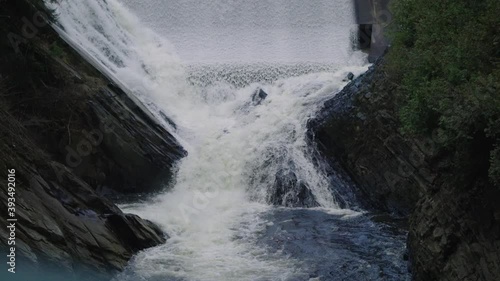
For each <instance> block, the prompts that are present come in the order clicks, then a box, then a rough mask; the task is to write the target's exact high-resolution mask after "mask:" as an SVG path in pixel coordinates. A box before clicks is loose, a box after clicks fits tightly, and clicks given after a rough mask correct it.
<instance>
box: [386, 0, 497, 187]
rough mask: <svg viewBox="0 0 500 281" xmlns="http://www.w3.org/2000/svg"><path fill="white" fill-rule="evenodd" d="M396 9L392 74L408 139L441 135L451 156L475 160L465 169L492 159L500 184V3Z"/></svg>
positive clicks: (452, 0) (458, 1)
mask: <svg viewBox="0 0 500 281" xmlns="http://www.w3.org/2000/svg"><path fill="white" fill-rule="evenodd" d="M392 8H393V9H392V11H393V14H394V23H393V24H392V25H391V30H390V34H391V37H392V48H391V52H389V54H388V58H387V61H388V65H387V71H388V73H389V74H390V76H391V77H392V79H394V80H395V82H396V83H397V84H398V85H399V87H398V89H397V95H398V97H397V100H398V101H403V102H401V103H400V104H398V106H399V108H400V116H401V121H402V126H403V131H404V132H406V133H409V134H419V135H431V134H432V133H433V132H436V131H439V136H440V140H442V142H441V144H442V149H443V150H447V151H454V152H455V151H456V152H457V153H458V154H460V153H461V154H464V153H468V154H469V155H471V156H470V157H469V158H467V157H465V158H463V157H462V158H460V159H461V160H460V161H464V160H463V159H476V158H475V157H474V154H482V153H484V152H486V153H487V155H489V157H486V158H489V159H490V161H489V163H488V166H489V169H490V172H489V174H490V177H491V179H492V181H493V182H496V183H497V184H500V164H499V162H500V148H499V147H500V16H499V15H500V1H498V0H476V1H470V0H440V1H435V0H399V1H393V7H392ZM479 140H480V141H479ZM478 159H482V158H481V157H478ZM478 161H479V160H478ZM481 161H482V160H481ZM476 164H477V163H476ZM458 165H459V166H461V167H462V168H466V167H467V165H474V163H463V162H460V163H458Z"/></svg>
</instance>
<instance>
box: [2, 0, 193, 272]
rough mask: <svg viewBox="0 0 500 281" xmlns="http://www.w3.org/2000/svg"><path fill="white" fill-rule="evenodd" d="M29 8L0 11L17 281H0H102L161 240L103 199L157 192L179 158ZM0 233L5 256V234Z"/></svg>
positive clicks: (135, 107)
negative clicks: (11, 172)
mask: <svg viewBox="0 0 500 281" xmlns="http://www.w3.org/2000/svg"><path fill="white" fill-rule="evenodd" d="M38 2H40V1H35V0H33V1H31V0H29V1H28V0H26V1H25V0H22V1H14V0H8V1H2V4H1V5H0V15H2V16H1V17H0V35H1V37H0V54H1V55H0V96H1V99H0V118H1V120H2V122H0V135H1V137H0V169H1V171H3V173H4V175H3V176H1V177H0V185H1V186H2V187H5V188H7V181H6V180H7V170H10V169H15V175H16V187H15V194H13V195H12V196H13V197H14V198H15V200H16V201H15V208H16V213H15V218H17V220H18V221H17V222H16V231H15V233H16V245H15V246H16V252H15V254H16V271H17V272H18V273H17V274H16V275H5V274H7V271H6V270H3V271H2V272H1V273H0V276H1V278H0V279H2V280H25V281H29V280H43V281H45V280H93V281H94V280H109V279H110V278H111V276H112V275H113V274H114V273H115V272H116V271H119V270H122V269H123V268H124V267H125V265H126V264H127V262H128V260H129V259H130V258H131V257H132V255H133V254H134V253H136V252H137V251H140V250H142V249H145V248H147V247H153V246H155V245H158V244H161V243H163V242H164V241H165V237H166V235H165V234H163V233H162V231H161V230H160V229H159V228H158V227H156V226H155V225H154V224H153V223H151V222H149V221H146V220H143V219H141V218H139V217H137V216H135V215H129V214H123V213H122V212H121V211H120V210H119V209H118V208H117V207H116V206H115V205H114V204H113V203H112V202H111V201H109V200H108V199H106V198H105V195H113V194H120V195H123V194H130V193H142V192H151V191H155V190H158V189H159V188H161V187H162V186H165V184H164V183H168V181H170V180H171V176H172V174H173V172H174V171H173V168H174V165H175V161H177V160H178V159H180V158H182V157H183V156H184V155H185V154H186V152H185V151H184V150H183V149H182V147H181V146H180V145H179V144H178V142H177V141H176V140H175V138H174V137H173V136H172V135H171V134H170V133H169V132H167V131H166V130H165V129H164V128H163V127H161V126H160V125H159V124H158V123H157V122H156V121H155V119H154V118H152V117H151V114H150V113H149V112H147V111H146V110H145V109H144V107H143V106H141V105H140V104H138V103H137V102H136V101H134V100H132V99H131V98H130V97H128V96H127V95H126V94H125V93H124V92H123V91H121V90H120V89H119V88H118V87H116V86H115V85H113V84H112V82H111V81H109V80H108V79H107V78H106V77H104V76H103V75H102V74H101V73H99V72H98V71H97V70H95V69H94V68H93V67H92V66H91V65H90V64H88V63H87V62H86V61H85V60H83V59H82V58H81V57H80V56H79V55H78V54H77V53H76V52H75V51H73V50H72V49H71V48H70V47H69V46H68V45H66V44H65V43H64V42H63V41H62V40H61V39H60V38H59V36H58V35H57V33H56V32H54V31H53V30H52V28H50V26H49V25H47V24H46V23H44V22H42V21H40V20H39V18H38V16H37V15H39V13H40V11H39V10H38V11H37V9H36V8H35V7H36V6H37V5H36V3H38ZM38 7H40V6H38ZM43 12H46V11H43ZM4 191H5V190H4ZM4 191H2V192H1V193H0V201H1V203H0V212H1V213H2V214H3V215H2V216H0V223H1V224H2V225H7V221H6V219H7V216H6V215H7V213H8V210H7V207H8V205H7V202H8V197H10V196H11V195H9V194H7V193H6V192H4ZM0 233H1V237H2V240H1V242H0V248H1V249H0V250H1V252H2V253H8V251H7V250H10V247H11V245H7V243H8V240H7V237H8V236H9V235H10V232H8V229H6V228H2V229H1V230H0ZM14 277H15V278H14ZM16 278H17V279H16Z"/></svg>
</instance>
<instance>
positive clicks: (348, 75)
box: [344, 72, 354, 81]
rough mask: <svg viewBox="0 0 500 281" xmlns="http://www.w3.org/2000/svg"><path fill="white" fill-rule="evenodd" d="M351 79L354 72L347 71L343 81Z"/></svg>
mask: <svg viewBox="0 0 500 281" xmlns="http://www.w3.org/2000/svg"><path fill="white" fill-rule="evenodd" d="M353 79H354V74H353V73H352V72H349V73H348V74H347V76H346V77H345V79H344V81H352V80H353Z"/></svg>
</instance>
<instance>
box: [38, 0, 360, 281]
mask: <svg viewBox="0 0 500 281" xmlns="http://www.w3.org/2000/svg"><path fill="white" fill-rule="evenodd" d="M144 2H145V1H138V0H123V1H119V0H106V1H102V0H82V1H69V0H61V1H58V2H57V3H48V5H49V6H50V7H51V8H54V9H55V10H56V12H57V13H58V23H57V26H58V28H59V32H60V33H61V36H63V37H64V38H66V39H67V40H68V41H69V42H70V43H71V44H73V45H74V46H76V47H77V49H79V50H80V52H82V53H83V54H84V55H85V56H87V57H89V58H90V60H91V61H92V62H93V63H94V65H95V66H96V67H98V68H99V69H100V70H101V71H103V72H105V73H107V74H108V75H110V76H111V77H112V78H113V79H114V80H116V81H118V82H119V83H120V84H121V85H124V86H125V87H126V88H127V89H128V90H130V92H131V93H133V94H134V95H136V96H137V98H139V99H140V100H141V101H142V102H143V103H144V104H146V105H147V106H148V107H149V108H150V109H151V111H152V112H153V113H155V114H156V115H157V116H158V117H159V118H160V119H161V117H160V116H161V114H160V111H161V112H163V114H166V115H168V117H169V118H170V119H171V120H173V121H174V122H175V123H176V124H177V126H176V128H175V129H174V128H172V127H169V129H170V130H171V131H172V132H173V133H174V134H175V135H176V136H177V137H178V138H179V140H180V141H181V143H182V144H183V145H184V146H185V148H186V149H187V150H188V153H189V155H188V156H187V157H186V158H185V159H183V160H182V161H181V162H180V163H179V164H178V172H177V175H176V180H175V184H174V186H173V187H172V188H170V189H168V190H166V191H165V192H164V193H163V194H160V195H158V196H157V197H156V198H154V199H153V200H152V201H150V202H147V203H141V204H131V205H126V206H122V208H123V209H124V210H125V211H126V212H133V213H136V214H139V215H141V216H143V217H145V218H147V219H150V220H152V221H154V222H156V223H158V224H159V225H161V226H162V227H163V228H164V229H165V231H166V232H167V233H168V234H169V235H170V236H171V237H170V239H169V240H168V242H167V244H165V245H163V246H160V247H157V248H155V249H151V250H148V251H146V252H144V253H141V254H139V255H138V256H136V257H135V258H134V260H133V261H132V262H131V265H130V267H129V269H128V270H127V271H126V272H125V273H124V274H123V275H122V276H121V277H120V278H122V279H124V280H288V279H289V278H293V277H294V276H297V274H299V273H298V272H299V271H300V270H301V269H300V266H299V265H298V261H296V260H294V259H292V258H287V257H285V256H281V255H280V254H279V253H272V254H271V253H268V252H267V251H266V250H265V249H263V248H259V247H255V240H256V239H258V235H259V233H260V232H262V231H263V229H265V228H266V226H269V225H270V224H272V222H270V221H268V220H266V219H265V218H263V214H265V213H266V212H268V211H269V210H271V209H272V208H273V207H272V205H273V204H275V205H283V206H288V207H294V206H298V207H303V206H306V207H316V208H318V209H321V210H327V211H328V212H334V213H337V214H346V215H347V214H353V211H350V210H347V209H345V210H342V209H341V208H339V206H338V204H337V198H336V196H334V194H335V186H331V184H330V181H329V179H328V177H327V175H325V174H324V172H323V171H321V170H319V169H317V167H316V165H315V164H314V162H313V160H312V153H311V149H312V148H310V147H309V146H308V144H307V142H306V131H307V127H306V126H307V121H308V120H309V119H310V118H312V117H313V116H314V114H315V113H316V112H317V111H318V110H319V109H320V108H321V106H322V105H323V103H324V102H325V101H326V100H328V99H330V98H331V97H332V96H333V95H335V93H337V92H338V91H339V90H340V89H342V88H343V87H344V86H345V85H346V83H347V82H345V81H344V78H345V76H346V74H347V73H348V72H353V73H354V74H356V75H358V74H360V73H362V72H363V71H365V70H366V65H365V58H364V56H363V55H362V54H360V53H357V52H352V51H351V50H350V44H351V42H350V40H351V39H350V35H351V34H350V32H351V30H352V27H353V25H352V24H353V16H352V3H351V1H350V0H336V1H332V0H314V1H301V0H287V1H285V0H277V1H271V0H259V1H243V0H216V1H201V0H178V1H174V0H168V1H161V0H154V1H148V2H147V3H144ZM132 10H133V11H134V13H132V12H131V11H132ZM260 91H263V92H264V93H265V95H267V96H265V95H264V94H263V95H262V97H264V96H265V98H262V97H259V93H260ZM165 126H168V124H166V123H165ZM300 197H307V200H302V199H301V198H300ZM305 201H307V202H305ZM255 276H258V278H256V277H255ZM141 278H142V279H141ZM155 278H157V279H155ZM162 278H163V279H162ZM165 278H169V279H165Z"/></svg>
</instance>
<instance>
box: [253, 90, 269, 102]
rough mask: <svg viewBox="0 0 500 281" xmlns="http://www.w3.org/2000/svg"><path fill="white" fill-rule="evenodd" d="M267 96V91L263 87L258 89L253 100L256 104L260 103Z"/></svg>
mask: <svg viewBox="0 0 500 281" xmlns="http://www.w3.org/2000/svg"><path fill="white" fill-rule="evenodd" d="M266 98H267V93H266V92H264V90H262V89H257V90H256V91H255V93H254V94H253V95H252V102H253V104H254V105H260V104H261V103H262V101H263V100H265V99H266Z"/></svg>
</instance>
